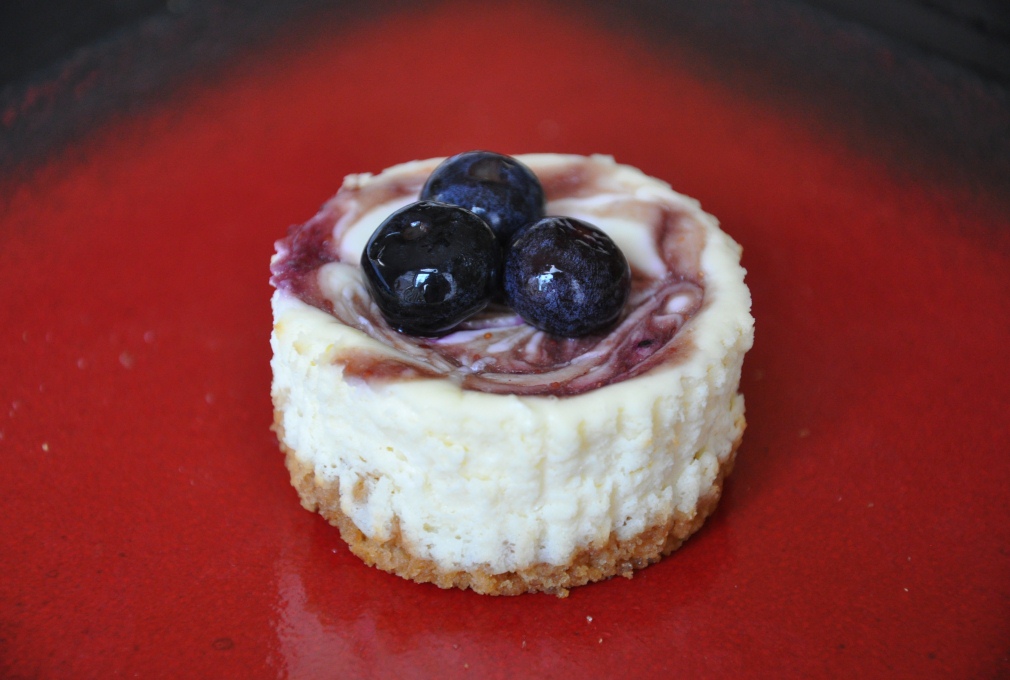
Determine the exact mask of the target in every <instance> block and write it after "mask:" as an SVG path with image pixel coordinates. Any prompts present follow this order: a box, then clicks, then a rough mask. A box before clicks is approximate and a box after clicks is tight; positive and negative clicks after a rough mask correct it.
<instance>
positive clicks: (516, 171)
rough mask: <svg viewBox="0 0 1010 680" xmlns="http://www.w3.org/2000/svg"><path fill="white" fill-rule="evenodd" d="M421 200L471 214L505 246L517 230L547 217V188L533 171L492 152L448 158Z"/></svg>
mask: <svg viewBox="0 0 1010 680" xmlns="http://www.w3.org/2000/svg"><path fill="white" fill-rule="evenodd" d="M421 200H432V201H441V202H442V203H451V204H453V205H458V206H460V207H462V208H466V209H467V210H470V211H472V212H473V213H475V214H476V215H477V216H479V217H480V218H481V219H483V220H484V221H486V222H487V223H488V224H490V225H491V228H492V229H494V233H495V234H497V235H498V240H499V242H501V244H502V246H505V245H507V244H508V242H509V240H510V239H511V238H512V235H513V234H514V233H515V232H516V231H518V230H519V229H521V228H522V227H524V226H526V225H527V224H530V223H532V222H536V221H537V220H539V219H540V218H541V217H543V216H544V189H543V187H542V186H540V180H538V179H537V176H536V175H534V174H533V171H532V170H530V169H529V168H528V167H526V166H525V165H523V164H522V163H520V162H519V161H517V160H516V159H514V158H511V157H509V156H503V155H501V154H498V153H492V152H490V151H467V152H466V153H461V154H458V155H456V156H453V157H452V158H447V159H446V160H445V161H443V162H442V164H441V165H439V166H438V167H437V168H435V170H434V172H432V173H431V176H430V177H429V178H428V181H427V182H425V184H424V188H422V189H421Z"/></svg>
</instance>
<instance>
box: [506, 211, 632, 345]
mask: <svg viewBox="0 0 1010 680" xmlns="http://www.w3.org/2000/svg"><path fill="white" fill-rule="evenodd" d="M504 284H505V297H506V298H507V300H508V302H509V304H510V305H512V308H513V309H514V310H515V311H516V312H517V313H518V314H519V315H520V316H521V317H523V319H525V320H526V322H527V323H529V324H530V325H531V326H534V327H536V328H539V329H540V330H544V331H547V332H548V333H553V334H555V335H561V336H565V337H570V338H574V337H579V336H582V335H588V334H589V333H593V332H595V331H600V330H603V329H605V328H606V327H608V326H610V325H611V324H613V323H614V322H615V321H617V319H618V317H619V316H620V315H621V310H622V309H623V308H624V303H625V302H626V301H627V299H628V293H629V292H630V290H631V270H630V269H629V267H628V261H627V259H625V257H624V253H622V252H621V249H620V248H618V247H617V244H616V243H614V242H613V241H612V240H611V238H610V237H609V236H607V235H606V234H605V233H603V232H602V231H600V230H599V229H598V228H596V227H594V226H592V225H591V224H587V223H586V222H583V221H581V220H577V219H574V218H571V217H545V218H544V219H542V220H540V221H539V222H537V223H536V224H532V225H530V226H529V227H527V228H526V229H525V230H523V231H522V232H521V233H520V234H519V235H517V236H516V238H515V240H514V241H512V245H511V246H510V248H509V250H508V252H507V253H506V254H505V273H504Z"/></svg>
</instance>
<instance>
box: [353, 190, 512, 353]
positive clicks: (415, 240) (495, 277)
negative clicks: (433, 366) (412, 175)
mask: <svg viewBox="0 0 1010 680" xmlns="http://www.w3.org/2000/svg"><path fill="white" fill-rule="evenodd" d="M501 259H502V256H501V247H500V246H499V245H498V241H497V239H496V238H495V235H494V232H492V231H491V228H490V227H488V225H487V223H486V222H484V220H482V219H480V218H479V217H477V216H476V215H474V214H473V213H472V212H470V211H468V210H463V209H462V208H459V207H457V206H453V205H446V204H444V203H436V202H434V201H420V202H418V203H412V204H411V205H408V206H407V207H405V208H401V209H400V210H398V211H396V212H395V213H393V214H392V215H390V216H389V217H388V218H386V221H384V222H383V223H382V224H380V225H379V227H378V229H376V230H375V233H374V234H372V237H371V238H370V239H368V243H367V244H366V245H365V249H364V251H363V252H362V253H361V267H362V269H363V270H364V272H365V278H366V280H367V281H368V285H369V288H370V289H371V291H372V297H373V298H374V299H375V302H376V304H377V305H378V306H379V310H381V311H382V315H383V316H384V317H386V320H387V321H389V323H390V325H392V326H393V327H394V328H396V329H397V330H399V331H401V332H403V333H410V334H412V335H438V334H440V333H444V332H446V331H449V330H451V329H452V328H453V327H454V326H455V325H457V324H458V323H460V322H461V321H463V320H464V319H466V318H467V317H469V316H472V315H473V314H476V313H477V312H479V311H481V310H482V309H484V307H486V306H487V304H488V302H489V301H490V299H491V295H492V293H493V292H494V291H495V289H496V288H497V287H498V285H499V279H500V274H501Z"/></svg>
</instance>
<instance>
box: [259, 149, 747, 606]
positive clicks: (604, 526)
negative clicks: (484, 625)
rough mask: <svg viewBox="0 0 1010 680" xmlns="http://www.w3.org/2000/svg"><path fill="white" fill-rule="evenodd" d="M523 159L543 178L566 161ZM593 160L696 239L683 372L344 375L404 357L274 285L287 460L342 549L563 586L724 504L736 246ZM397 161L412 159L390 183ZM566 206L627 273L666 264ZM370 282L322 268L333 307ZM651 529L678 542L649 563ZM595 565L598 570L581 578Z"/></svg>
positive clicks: (617, 223) (613, 223)
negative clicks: (582, 381)
mask: <svg viewBox="0 0 1010 680" xmlns="http://www.w3.org/2000/svg"><path fill="white" fill-rule="evenodd" d="M518 158H519V159H520V160H522V161H523V162H525V163H526V164H527V165H529V166H530V167H531V168H533V170H534V171H539V170H540V169H541V168H544V167H545V166H548V165H550V164H552V163H564V162H565V159H566V158H569V157H564V156H551V155H537V156H519V157H518ZM593 160H594V162H597V163H599V164H601V166H602V167H605V169H606V171H607V172H608V173H610V175H611V177H612V179H613V180H614V182H615V185H618V184H619V185H620V186H622V187H624V188H625V189H626V190H627V191H631V192H633V193H634V194H635V196H636V197H638V198H643V197H644V198H646V199H648V198H649V197H655V198H656V200H662V201H667V202H674V203H676V204H677V205H678V206H680V207H681V208H682V209H684V210H686V211H688V212H689V214H690V216H691V217H692V218H693V219H694V221H695V222H696V223H697V224H698V225H700V227H701V228H702V229H703V231H704V246H703V248H702V250H701V254H700V270H701V272H702V274H703V277H704V300H705V302H704V304H703V306H702V308H701V309H700V311H699V312H698V313H697V314H696V315H695V316H694V317H693V318H692V319H691V320H690V321H689V322H688V323H687V325H686V326H685V327H684V328H682V329H681V330H680V331H679V334H680V335H681V336H683V339H686V340H688V341H689V342H688V343H687V345H686V346H687V347H689V350H688V351H687V352H686V356H681V357H679V358H678V359H677V360H676V361H669V362H665V363H662V364H660V365H658V366H655V367H654V368H652V369H651V370H649V371H647V372H646V373H644V374H642V375H639V376H637V377H634V378H631V379H627V380H623V381H620V382H616V383H613V384H609V385H606V386H604V387H601V388H598V389H594V390H590V391H588V392H585V393H582V394H577V395H574V396H567V397H554V396H517V395H514V394H490V393H486V392H480V391H474V390H470V389H463V388H462V387H461V386H460V385H459V383H458V382H457V381H453V380H450V379H447V378H434V379H410V380H401V381H368V380H361V379H358V378H350V379H345V375H344V367H345V365H346V364H345V362H344V360H343V357H346V356H349V355H353V354H355V353H361V352H365V353H377V354H382V353H387V354H389V355H390V356H394V355H395V354H396V350H395V349H391V348H389V347H388V346H386V345H384V344H383V343H381V342H380V341H378V340H376V339H374V338H373V337H371V336H370V335H369V334H367V333H365V332H363V331H361V330H358V329H356V328H352V327H350V326H348V325H345V324H343V323H341V322H340V321H338V320H337V319H336V318H335V317H334V316H331V315H330V314H328V313H326V312H324V311H321V310H320V309H317V308H315V307H313V306H310V305H308V304H306V303H305V302H303V301H302V300H300V299H298V298H297V297H295V296H294V295H292V294H291V293H289V292H287V291H284V290H277V291H275V293H274V295H273V298H272V306H273V313H274V327H273V334H272V336H271V346H272V348H273V360H272V362H271V366H272V369H273V375H274V379H273V389H272V394H273V400H274V406H275V412H276V417H277V430H278V433H279V436H280V438H281V443H282V445H283V446H284V448H285V450H286V451H287V452H288V456H289V467H291V468H292V471H293V474H294V476H295V477H296V479H295V480H294V481H295V482H296V485H298V486H300V492H301V493H302V496H303V502H304V503H305V504H306V505H307V507H311V509H313V510H319V511H320V512H322V513H323V514H324V515H325V516H327V517H328V519H330V520H331V521H334V522H338V520H339V521H341V522H343V524H347V522H349V523H350V524H352V525H353V528H354V530H356V531H358V532H360V535H359V536H357V537H356V539H355V540H350V539H349V542H351V543H352V548H355V547H356V548H357V550H356V552H359V554H362V556H363V557H365V559H366V560H367V561H370V562H374V563H378V564H379V566H382V567H384V568H387V569H390V570H392V571H397V572H398V573H401V574H403V575H406V576H408V577H411V578H415V579H417V580H429V581H434V582H436V583H439V584H440V585H465V586H469V587H473V588H475V589H477V590H481V591H483V592H522V591H525V590H549V591H553V592H559V593H563V592H565V588H566V587H569V586H571V585H578V584H579V582H585V581H584V580H583V579H582V576H580V575H579V574H584V575H586V578H585V580H595V579H596V578H601V577H606V576H610V575H613V574H614V573H623V574H626V575H627V574H628V573H629V572H630V569H631V568H633V567H638V566H644V564H647V563H648V562H651V561H654V560H655V559H658V558H659V557H660V555H661V554H663V553H664V552H668V551H669V550H671V549H673V548H676V547H677V545H679V543H680V542H681V541H682V540H683V539H684V538H686V535H687V533H690V531H693V530H694V529H696V528H697V526H698V525H700V522H701V520H703V518H704V514H707V512H708V511H710V510H711V508H712V507H714V503H715V500H717V497H718V492H719V486H720V484H721V480H722V476H723V475H724V474H725V473H726V471H727V470H728V466H729V465H731V462H732V456H733V454H734V452H735V446H736V445H737V444H738V443H739V441H740V437H741V435H742V432H743V428H744V417H743V410H744V404H743V397H742V396H741V395H740V394H739V393H738V389H739V381H740V371H741V366H742V363H743V357H744V354H745V353H746V351H747V350H748V349H750V347H751V344H752V339H753V319H752V317H751V316H750V304H751V303H750V294H749V291H748V290H747V287H746V285H745V284H744V281H743V279H744V270H743V269H742V268H741V267H740V264H739V260H740V247H739V246H738V245H737V244H736V243H735V242H734V241H733V240H732V239H730V237H728V236H727V235H726V234H725V233H723V232H722V231H720V230H719V229H718V226H717V224H716V222H715V220H714V219H713V218H711V217H710V216H708V215H706V214H705V213H703V212H701V210H700V209H699V208H698V206H697V203H696V202H694V201H693V200H691V199H688V198H686V197H683V196H681V195H679V194H676V193H674V192H673V191H671V190H670V189H669V188H668V187H667V186H666V185H665V184H663V183H661V182H659V181H657V180H654V179H651V178H647V177H646V176H645V175H642V174H641V173H639V172H638V171H637V170H634V169H633V168H629V167H627V166H620V165H616V164H614V163H613V162H612V161H610V160H609V159H605V158H594V159H593ZM427 163H429V164H430V163H432V162H427ZM422 167H427V166H425V165H423V164H422ZM432 167H433V165H432ZM404 168H406V169H407V170H406V171H416V164H408V165H405V166H398V167H397V168H393V169H391V170H390V171H387V173H390V174H391V175H393V176H395V175H396V173H398V172H404V171H405V170H404ZM390 174H386V173H384V174H382V175H378V176H376V177H369V176H357V177H355V178H353V179H352V180H351V181H353V182H356V183H360V182H374V181H386V180H388V179H389V177H390ZM625 189H622V190H625ZM559 203H562V204H563V205H560V206H550V205H549V207H548V212H549V213H551V212H560V210H553V211H552V207H553V208H561V209H564V211H565V214H570V215H573V216H580V217H584V218H585V219H587V220H589V221H592V222H593V223H594V224H596V225H597V226H599V227H601V228H602V229H603V230H604V231H608V233H611V235H612V237H614V239H615V241H617V242H618V244H619V245H621V246H622V249H624V250H625V252H626V254H627V255H628V258H629V260H632V261H633V265H637V266H638V267H639V268H643V267H655V266H656V265H655V263H654V262H652V263H650V258H651V257H653V255H654V254H652V253H650V252H649V248H648V247H645V246H641V245H636V244H641V243H644V242H645V241H644V240H643V239H642V238H641V235H640V234H637V233H636V232H635V227H634V224H633V223H629V221H628V220H627V219H609V218H601V216H600V214H601V213H600V211H599V210H596V208H594V204H593V203H592V201H588V202H586V203H584V204H578V203H577V202H576V203H574V204H573V202H572V200H571V199H565V200H564V201H561V202H559ZM387 211H389V206H382V207H381V208H380V209H377V210H374V211H372V213H378V214H365V215H362V216H358V220H357V221H358V222H360V228H358V231H357V232H354V233H353V234H352V233H348V235H347V237H346V238H344V240H343V247H344V248H346V249H348V250H349V251H353V250H354V248H356V247H357V246H356V241H357V240H360V239H361V236H360V234H361V233H364V232H366V231H367V232H368V233H370V229H373V228H374V226H376V225H377V224H378V221H381V219H383V218H384V215H386V214H388V212H387ZM580 211H583V212H584V213H586V214H584V215H579V214H576V213H579V212H580ZM594 211H596V212H597V214H596V215H594V214H593V212H594ZM604 212H605V211H604ZM373 222H374V223H375V224H374V225H373V224H372V223H373ZM344 227H347V225H344ZM351 231H352V232H353V229H352V230H351ZM367 235H368V234H365V236H364V238H366V239H367ZM361 242H362V243H363V241H361ZM358 252H360V248H359V249H358ZM352 261H356V260H352ZM363 285H364V284H363V279H362V277H361V273H360V270H359V269H358V268H357V267H356V266H355V265H353V264H345V263H340V262H335V263H331V264H328V265H325V266H324V267H323V269H322V270H320V288H321V290H322V291H323V292H324V294H325V295H326V296H327V297H334V298H335V297H339V296H340V295H342V294H343V291H345V290H350V289H353V287H355V286H357V287H363ZM306 485H307V486H306ZM327 504H328V505H329V506H330V507H323V505H327ZM699 513H700V514H699ZM341 528H342V530H344V529H345V526H343V525H342V526H341ZM346 528H347V529H348V530H350V529H351V527H350V526H348V527H346ZM657 528H658V531H659V533H662V532H664V531H665V532H666V533H667V534H668V535H664V536H661V537H660V538H661V540H660V539H655V540H653V543H655V548H654V549H653V548H649V549H648V550H646V553H648V552H649V551H650V550H653V551H654V552H655V553H656V554H654V555H653V554H644V555H643V554H640V553H641V551H640V550H637V548H639V547H641V546H638V545H637V544H636V539H638V538H640V537H642V536H646V535H649V536H653V535H654V534H656V533H657ZM685 532H686V533H685ZM343 533H344V534H345V538H348V536H347V534H348V531H346V530H345V531H343ZM352 533H353V532H352ZM674 534H684V535H682V536H681V535H674ZM671 537H672V540H670V539H671ZM639 542H640V541H639ZM355 544H357V545H355ZM383 546H385V547H383ZM621 546H623V547H624V548H621ZM629 546H630V547H631V548H634V549H629V548H628V547H629ZM614 550H616V551H617V552H618V553H620V554H619V555H617V557H615V558H614V560H613V562H614V565H612V566H611V567H610V569H611V573H605V572H606V571H607V569H608V567H607V564H609V563H608V561H607V559H606V553H607V552H608V551H611V552H612V551H614ZM621 550H624V552H621ZM624 553H627V554H626V555H625V554H624ZM390 554H393V555H394V557H389V555H390ZM601 555H603V557H602V558H601V557H600V556H601ZM593 560H596V562H597V563H599V565H602V566H601V569H602V572H601V573H602V575H600V574H596V573H595V572H594V571H593V570H592V569H589V570H588V571H586V570H585V569H582V570H581V571H578V570H576V569H574V568H573V567H574V566H578V565H582V566H585V564H587V563H591V562H593ZM587 561H588V562H587ZM384 562H385V564H384ZM404 564H407V565H408V566H403V565H404ZM397 565H401V566H400V567H397ZM419 565H423V567H422V566H419ZM629 565H630V566H629ZM576 571H578V573H576ZM597 571H600V570H597ZM404 572H407V573H404ZM475 574H479V575H480V578H475V577H473V575H475ZM467 575H470V576H467ZM502 584H506V585H502Z"/></svg>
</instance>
